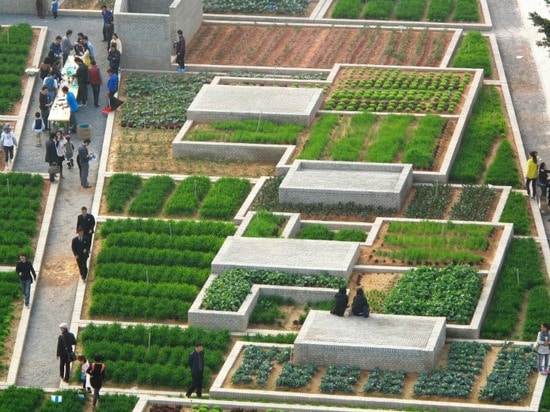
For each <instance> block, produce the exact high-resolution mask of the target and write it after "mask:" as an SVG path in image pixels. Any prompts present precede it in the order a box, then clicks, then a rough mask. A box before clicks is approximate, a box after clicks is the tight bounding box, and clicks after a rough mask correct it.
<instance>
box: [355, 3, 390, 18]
mask: <svg viewBox="0 0 550 412" xmlns="http://www.w3.org/2000/svg"><path fill="white" fill-rule="evenodd" d="M395 3H396V1H395V0H369V1H367V5H366V6H365V10H364V12H363V18H365V19H376V20H388V19H389V18H390V16H391V14H392V12H393V8H394V7H395Z"/></svg>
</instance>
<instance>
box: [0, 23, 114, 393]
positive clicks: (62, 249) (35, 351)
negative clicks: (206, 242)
mask: <svg viewBox="0 0 550 412" xmlns="http://www.w3.org/2000/svg"><path fill="white" fill-rule="evenodd" d="M22 21H25V22H28V23H30V24H31V25H33V26H34V25H36V26H48V34H47V40H46V43H45V46H44V51H43V56H45V55H46V54H47V52H48V50H49V46H50V43H51V42H52V41H53V40H54V38H55V37H56V36H57V35H58V34H59V35H61V36H63V35H64V34H65V31H66V30H67V29H69V28H70V29H72V30H73V32H74V34H73V37H74V38H76V34H77V33H78V32H83V33H85V34H87V35H88V37H89V38H90V41H91V42H92V45H93V46H94V52H95V55H96V60H97V62H98V66H99V67H100V69H101V72H102V73H101V74H102V76H103V81H104V86H103V87H102V90H101V93H100V104H101V105H102V107H104V105H105V101H106V94H105V84H106V81H107V73H106V70H107V68H108V64H107V63H108V62H107V46H106V43H103V42H102V41H101V40H102V38H103V35H102V34H101V30H102V26H103V21H102V19H101V16H99V15H98V17H97V18H81V17H72V18H70V17H59V18H58V19H57V20H53V19H51V18H50V19H47V20H40V19H38V18H36V17H34V16H5V15H4V16H2V17H0V22H1V23H2V24H15V23H20V22H22ZM38 80H40V79H38ZM40 89H41V82H40V81H37V82H36V84H35V87H34V91H33V96H32V99H31V103H30V105H29V113H27V116H26V120H25V124H24V125H23V132H22V136H21V138H20V139H19V140H20V146H19V149H18V150H19V151H18V154H17V159H16V162H15V164H14V167H13V170H14V171H21V172H33V173H46V172H47V164H46V163H45V162H44V156H45V151H44V150H45V149H44V145H42V147H35V146H34V137H33V132H32V130H31V128H32V126H31V125H32V122H31V119H32V118H33V116H34V111H35V109H36V108H38V94H39V92H40ZM88 95H89V101H88V103H89V104H88V105H87V106H86V107H82V108H81V109H80V111H79V113H78V117H77V119H78V122H79V123H88V124H90V125H91V126H92V137H91V140H92V142H91V144H90V147H89V149H90V151H93V152H95V153H97V154H98V155H101V147H102V145H103V135H104V133H105V116H103V115H102V114H101V108H95V107H94V106H93V96H92V93H91V89H89V91H88ZM72 140H73V144H74V146H75V150H76V149H77V148H78V147H79V146H80V145H81V140H80V139H79V138H78V137H76V136H75V135H73V139H72ZM75 157H76V154H75ZM98 164H99V162H95V163H92V164H91V167H90V178H89V181H90V183H91V184H92V185H93V184H94V183H95V181H96V177H97V169H98ZM64 176H65V178H64V179H60V180H58V183H54V184H58V185H59V189H58V197H57V201H56V204H55V208H54V213H53V216H52V220H51V228H50V232H49V237H48V240H47V244H46V249H45V250H46V252H45V256H44V259H43V261H42V267H41V271H40V273H39V275H40V280H39V283H38V288H37V290H36V296H35V297H34V302H33V305H32V309H31V317H30V323H29V328H28V332H27V338H26V341H25V345H24V348H23V355H22V357H21V363H20V369H19V373H18V377H17V385H21V386H38V387H43V388H54V387H58V386H59V383H60V377H59V375H58V373H56V371H57V370H58V361H57V359H56V356H55V349H56V342H57V336H58V335H59V329H58V325H59V324H60V323H62V322H67V323H70V322H71V317H72V313H73V307H74V301H75V295H76V288H77V284H78V282H79V281H80V280H79V279H80V278H79V276H78V269H77V267H76V263H75V259H74V257H73V255H72V252H71V246H70V242H71V239H72V238H73V236H74V235H75V229H76V227H75V226H76V217H77V215H78V214H79V213H80V208H81V207H82V206H87V207H88V209H91V206H92V197H93V189H88V190H86V189H82V188H81V187H80V180H79V177H78V169H76V168H75V169H72V170H67V168H66V167H64ZM67 267H71V268H74V270H71V271H70V272H71V273H70V274H66V273H65V272H66V268H67ZM23 310H26V309H23ZM38 371H51V373H47V372H44V373H39V372H38Z"/></svg>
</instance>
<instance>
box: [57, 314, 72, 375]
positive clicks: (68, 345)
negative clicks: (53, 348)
mask: <svg viewBox="0 0 550 412" xmlns="http://www.w3.org/2000/svg"><path fill="white" fill-rule="evenodd" d="M59 330H60V331H61V334H60V335H59V336H58V337H57V359H59V375H60V376H61V379H63V381H64V382H67V383H68V382H69V377H70V376H71V362H72V359H71V353H73V345H76V338H75V337H74V335H73V334H72V333H71V332H69V325H68V324H67V323H61V324H60V325H59Z"/></svg>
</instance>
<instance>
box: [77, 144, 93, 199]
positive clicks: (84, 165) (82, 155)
mask: <svg viewBox="0 0 550 412" xmlns="http://www.w3.org/2000/svg"><path fill="white" fill-rule="evenodd" d="M89 145H90V139H88V138H86V139H84V140H83V141H82V146H80V147H79V148H78V155H77V158H76V161H77V163H78V167H79V169H80V185H81V186H82V187H83V188H84V189H89V188H90V187H92V186H91V185H90V183H88V173H89V171H90V159H91V158H92V157H94V156H95V154H94V153H89V152H88V146H89Z"/></svg>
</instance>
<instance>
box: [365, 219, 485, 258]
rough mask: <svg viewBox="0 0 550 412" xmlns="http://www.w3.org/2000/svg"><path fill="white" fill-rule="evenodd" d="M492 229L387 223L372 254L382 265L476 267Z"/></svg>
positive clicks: (440, 224) (469, 226)
mask: <svg viewBox="0 0 550 412" xmlns="http://www.w3.org/2000/svg"><path fill="white" fill-rule="evenodd" d="M493 230H494V228H493V227H492V226H485V225H483V226H476V225H469V224H460V225H459V224H455V223H452V222H447V223H439V222H431V221H423V222H420V223H418V222H390V223H389V224H388V230H387V232H386V234H385V235H384V238H383V240H382V245H381V246H380V247H377V248H376V250H374V251H373V254H371V256H369V260H372V259H374V256H377V257H380V258H382V262H378V260H377V263H386V264H388V263H393V264H399V263H400V264H406V265H449V264H458V265H462V264H467V265H476V266H480V265H481V264H482V263H483V261H484V256H483V255H484V253H485V252H486V251H487V250H488V248H489V244H490V241H491V237H492V234H493Z"/></svg>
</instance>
